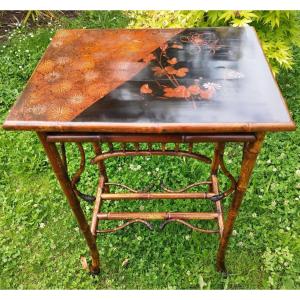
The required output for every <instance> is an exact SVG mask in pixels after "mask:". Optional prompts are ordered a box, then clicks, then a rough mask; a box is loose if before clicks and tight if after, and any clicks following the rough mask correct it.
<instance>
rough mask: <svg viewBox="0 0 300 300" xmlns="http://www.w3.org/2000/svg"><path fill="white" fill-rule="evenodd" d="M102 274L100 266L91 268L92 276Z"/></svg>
mask: <svg viewBox="0 0 300 300" xmlns="http://www.w3.org/2000/svg"><path fill="white" fill-rule="evenodd" d="M99 274H100V268H99V267H98V268H95V269H93V268H91V269H90V275H91V276H94V277H95V276H97V275H99Z"/></svg>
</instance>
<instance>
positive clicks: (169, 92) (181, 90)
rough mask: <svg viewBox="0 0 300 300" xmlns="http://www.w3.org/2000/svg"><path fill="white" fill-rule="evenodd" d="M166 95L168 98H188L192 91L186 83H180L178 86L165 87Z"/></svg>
mask: <svg viewBox="0 0 300 300" xmlns="http://www.w3.org/2000/svg"><path fill="white" fill-rule="evenodd" d="M164 96H165V97H168V98H169V97H172V98H173V97H174V98H188V97H190V96H191V93H190V92H189V90H188V89H187V88H186V87H185V86H184V85H179V86H177V87H176V88H164Z"/></svg>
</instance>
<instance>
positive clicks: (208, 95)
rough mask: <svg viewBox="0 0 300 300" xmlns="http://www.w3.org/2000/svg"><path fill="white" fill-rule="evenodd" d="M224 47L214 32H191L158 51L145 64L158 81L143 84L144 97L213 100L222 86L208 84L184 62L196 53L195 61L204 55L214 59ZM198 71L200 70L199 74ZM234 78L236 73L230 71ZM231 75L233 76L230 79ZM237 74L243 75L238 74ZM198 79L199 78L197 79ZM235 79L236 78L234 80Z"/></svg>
mask: <svg viewBox="0 0 300 300" xmlns="http://www.w3.org/2000/svg"><path fill="white" fill-rule="evenodd" d="M223 47H224V45H222V44H221V43H220V42H219V40H218V38H217V36H216V34H215V33H213V32H201V33H199V32H188V33H186V34H180V35H179V38H177V39H176V40H175V41H174V40H171V41H169V42H166V43H164V44H162V45H161V46H160V47H159V48H158V49H157V50H155V51H153V52H152V53H150V54H149V55H147V56H146V57H145V58H144V59H143V60H142V61H143V62H145V63H148V64H149V67H150V70H151V72H152V74H153V76H154V81H151V82H147V83H143V84H142V85H141V86H140V93H141V94H142V95H144V96H146V95H150V96H155V97H156V98H159V99H165V100H168V99H178V100H180V99H185V100H192V101H193V103H194V100H200V101H201V100H203V101H207V100H211V99H212V98H213V97H214V96H215V94H216V93H217V91H218V90H219V89H221V88H222V85H221V84H219V83H217V82H211V81H210V80H205V78H202V77H199V75H200V74H198V73H197V74H196V72H195V69H194V70H192V69H191V68H193V66H191V67H190V66H189V63H188V61H185V59H184V58H182V57H185V55H186V53H189V52H192V54H191V55H192V56H193V57H192V59H194V61H196V60H198V61H199V60H201V55H209V56H211V57H213V56H214V55H215V54H216V52H217V51H219V50H221V49H222V48H223ZM197 71H198V70H197ZM229 73H230V74H231V73H232V74H233V73H234V71H233V70H230V72H229ZM230 74H229V75H230ZM234 74H239V73H238V72H235V73H234ZM196 75H198V76H196ZM229 75H228V76H224V78H223V79H238V78H242V77H243V76H229ZM233 77H234V78H233Z"/></svg>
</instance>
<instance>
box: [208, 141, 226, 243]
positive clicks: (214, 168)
mask: <svg viewBox="0 0 300 300" xmlns="http://www.w3.org/2000/svg"><path fill="white" fill-rule="evenodd" d="M224 149H225V143H224V142H219V143H216V144H215V151H214V158H213V161H212V164H211V181H212V184H211V186H210V192H214V193H217V194H218V193H219V186H218V184H217V183H216V178H217V173H218V170H219V166H220V157H221V155H223V154H224ZM215 205H216V212H217V213H218V225H219V232H220V237H222V235H223V230H224V224H223V222H224V221H223V206H222V203H221V201H216V203H215Z"/></svg>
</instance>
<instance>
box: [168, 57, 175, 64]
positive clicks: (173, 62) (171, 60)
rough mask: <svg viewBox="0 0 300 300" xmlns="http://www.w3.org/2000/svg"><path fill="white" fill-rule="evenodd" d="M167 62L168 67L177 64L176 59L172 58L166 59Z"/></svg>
mask: <svg viewBox="0 0 300 300" xmlns="http://www.w3.org/2000/svg"><path fill="white" fill-rule="evenodd" d="M167 62H168V64H170V65H175V64H177V58H176V57H173V58H171V59H168V60H167Z"/></svg>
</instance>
